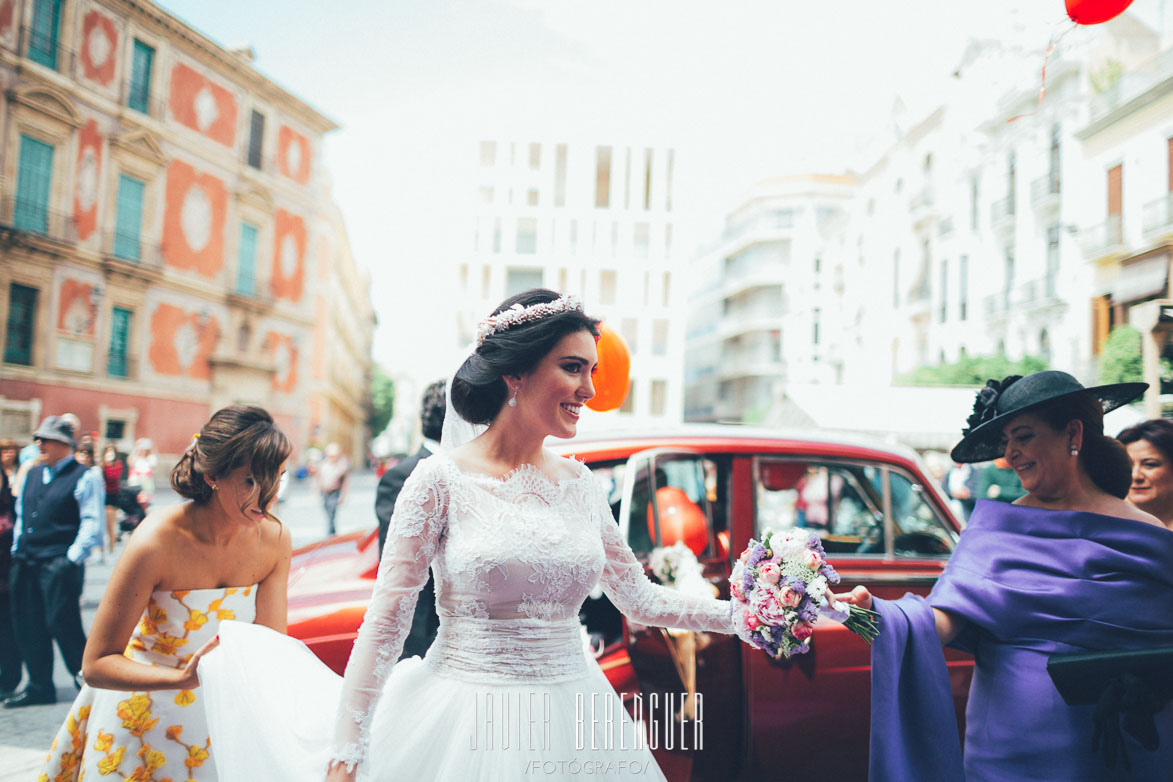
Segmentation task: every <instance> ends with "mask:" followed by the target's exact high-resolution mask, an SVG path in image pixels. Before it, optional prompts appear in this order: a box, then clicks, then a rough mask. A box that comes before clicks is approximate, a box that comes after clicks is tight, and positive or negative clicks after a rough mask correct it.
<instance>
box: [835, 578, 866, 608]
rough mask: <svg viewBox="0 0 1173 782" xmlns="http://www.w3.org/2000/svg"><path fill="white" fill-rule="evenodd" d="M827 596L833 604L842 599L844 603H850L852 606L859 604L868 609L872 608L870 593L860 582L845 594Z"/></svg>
mask: <svg viewBox="0 0 1173 782" xmlns="http://www.w3.org/2000/svg"><path fill="white" fill-rule="evenodd" d="M827 598H828V600H829V601H830V602H831V604H832V605H834V603H835V601H836V600H842V601H843V602H844V603H850V604H851V605H853V606H859V607H860V608H864V609H866V610H868V611H871V610H872V593H871V592H869V591H868V588H867V587H865V586H863V585H862V584H861V585H860V586H857V587H856V588H855V589H853V590H851V591H850V592H848V593H846V594H842V595H827Z"/></svg>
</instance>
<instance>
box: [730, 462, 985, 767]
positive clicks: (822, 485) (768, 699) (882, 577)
mask: <svg viewBox="0 0 1173 782" xmlns="http://www.w3.org/2000/svg"><path fill="white" fill-rule="evenodd" d="M922 481H923V479H922V478H921V476H920V475H919V474H917V473H915V472H913V471H910V470H909V469H907V467H906V466H903V465H900V464H897V463H895V462H893V463H886V462H883V461H878V460H869V459H855V458H852V459H841V458H835V457H829V456H805V455H803V456H766V455H759V456H757V457H755V458H754V465H753V493H754V497H753V501H754V505H753V507H754V511H753V512H754V519H753V535H754V537H760V536H761V532H762V531H763V530H765V529H767V528H772V529H788V528H793V527H803V528H805V529H807V530H808V531H810V532H812V533H814V534H816V535H818V536H819V538H820V539H821V540H822V542H823V546H824V549H825V550H826V552H827V557H828V560H829V561H830V562H831V564H832V565H833V566H834V567H835V569H836V570H837V571H838V572H839V574H840V576H841V577H842V582H841V583H840V585H839V587H837V589H838V590H840V591H849V590H851V589H852V588H854V587H855V586H856V585H858V584H863V585H865V586H867V587H868V589H869V590H871V591H872V593H873V594H875V595H877V596H879V597H885V598H897V597H900V596H902V595H903V594H905V593H906V592H913V593H915V594H920V595H927V594H928V592H929V590H930V589H931V588H932V585H933V584H934V583H935V582H936V579H937V578H938V577H939V576H940V573H941V571H942V569H943V568H944V565H945V563H946V562H947V560H948V557H949V553H950V552H951V551H952V550H953V547H954V545H955V544H956V542H957V537H958V532H957V527H956V522H955V521H954V520H952V519H951V517H950V516H949V515H948V511H947V510H946V509H945V508H944V507H943V506H942V505H940V503H939V502H937V501H936V498H935V497H933V496H932V495H931V492H928V491H926V490H925V487H924V484H923V482H922ZM811 646H812V648H811V651H810V652H808V653H806V654H803V655H796V656H795V657H793V658H791V659H789V660H771V659H769V658H768V657H767V656H766V655H765V654H763V653H762V652H760V651H758V650H754V649H751V648H749V647H745V648H743V650H742V655H743V666H744V674H745V681H744V685H743V687H744V690H745V693H746V702H747V713H748V715H749V716H748V719H749V750H748V752H749V762H748V766H749V768H750V769H751V770H753V769H759V768H760V769H763V770H764V769H768V768H770V767H772V766H773V764H774V759H776V757H777V754H778V752H779V750H781V751H782V752H784V753H789V752H795V753H799V752H805V753H808V755H809V754H810V753H814V754H813V756H817V757H818V758H819V761H818V768H819V770H820V773H826V774H830V775H836V776H840V777H841V778H846V779H863V778H866V775H867V757H868V731H869V711H870V664H871V659H870V650H869V649H868V647H867V645H866V644H865V643H864V642H863V641H862V640H861V639H859V638H858V637H856V636H854V635H852V634H851V633H849V632H848V631H847V630H846V628H844V627H843V625H841V624H839V623H838V622H833V621H830V620H826V619H820V620H819V622H818V624H817V625H816V630H815V635H814V638H813V639H812V645H811ZM953 664H954V665H955V666H958V670H957V671H956V672H955V675H954V677H953V678H954V691H955V696H959V697H960V700H959V704H963V703H964V694H965V692H967V691H968V681H969V672H970V669H969V668H968V663H967V662H965V661H964V660H959V659H957V657H956V656H954V658H953ZM796 739H797V740H798V741H800V742H801V744H802V746H799V745H798V744H797V743H796V744H795V745H794V746H789V745H787V743H786V742H788V741H794V740H796ZM812 741H813V742H814V746H812V745H811V742H812ZM780 742H782V743H781V745H780Z"/></svg>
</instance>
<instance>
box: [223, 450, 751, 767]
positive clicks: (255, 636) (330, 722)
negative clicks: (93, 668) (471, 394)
mask: <svg viewBox="0 0 1173 782" xmlns="http://www.w3.org/2000/svg"><path fill="white" fill-rule="evenodd" d="M429 563H430V564H431V567H432V569H433V571H434V573H435V577H436V595H437V609H438V612H439V614H440V620H441V627H440V631H439V634H438V636H437V638H436V641H435V643H434V644H433V645H432V647H431V649H430V650H429V651H428V654H427V656H426V657H425V658H424V659H420V658H415V657H413V658H410V659H407V660H404V661H402V662H399V663H396V662H395V661H396V659H397V658H398V656H399V652H400V649H401V648H402V644H403V639H404V636H405V635H406V633H407V631H408V629H409V628H410V623H411V617H412V614H413V611H414V608H415V599H416V596H417V595H418V592H419V590H420V588H421V587H422V586H423V584H424V583H425V582H426V580H427V569H428V565H429ZM596 582H599V583H601V584H602V586H603V589H604V591H605V592H606V593H607V595H608V596H609V597H610V598H611V600H612V602H613V603H615V605H616V606H617V607H619V609H620V610H621V611H623V612H624V613H625V614H627V615H628V616H630V617H631V618H632V619H634V620H635V621H638V622H640V623H641V624H648V625H668V626H672V627H682V628H688V629H694V630H705V631H715V632H723V633H731V632H732V627H731V624H730V620H729V613H728V603H727V602H725V601H719V600H713V599H706V598H697V597H691V596H685V595H681V594H679V593H677V592H675V591H673V590H670V589H665V588H664V587H660V586H656V585H653V584H652V583H651V582H649V581H648V579H647V577H646V576H645V575H644V570H643V567H642V565H640V563H639V562H638V561H637V560H636V559H635V557H634V555H633V554H632V553H631V550H630V548H629V547H628V546H627V544H626V542H625V541H624V540H623V538H622V536H621V535H620V533H619V529H618V526H617V525H616V524H615V521H614V518H613V517H612V516H611V512H610V508H609V506H608V504H607V501H606V497H605V495H604V494H603V492H602V490H601V488H600V487H599V486H598V485H597V484H596V482H595V479H594V478H593V476H592V475H591V473H590V472H589V471H588V470H587V469H586V467H584V466H581V465H580V466H579V468H578V473H577V475H575V476H574V477H572V478H567V479H564V480H561V481H553V480H550V479H549V478H548V477H546V476H545V475H544V474H543V473H542V472H541V471H540V470H538V469H537V468H534V467H523V468H520V469H518V470H515V471H514V472H512V473H510V474H508V475H506V476H503V477H500V478H497V477H487V476H477V475H470V474H466V473H462V472H460V470H459V469H457V467H456V465H455V463H454V462H452V460H451V459H450V458H449V457H447V456H445V455H438V456H434V457H432V458H430V459H428V460H425V461H424V462H421V463H420V465H419V467H417V468H416V470H415V472H414V473H413V474H412V476H411V477H410V478H409V479H408V481H407V483H406V485H405V486H404V489H403V492H402V493H401V495H400V499H399V502H398V503H397V505H396V510H395V515H394V517H393V519H392V526H391V533H390V535H389V537H388V541H387V545H386V548H385V549H384V553H383V561H382V563H381V565H380V568H379V577H378V580H377V582H376V586H375V593H374V596H373V597H372V600H371V604H370V607H369V609H368V611H367V616H366V619H365V621H364V623H363V626H362V629H361V630H360V632H359V637H358V640H357V641H356V643H355V649H354V652H353V653H352V655H351V659H350V663H349V665H348V667H347V675H346V678H345V680H343V679H340V678H339V677H337V676H336V675H335V674H334V673H333V672H331V671H330V670H329V669H328V668H326V667H325V666H324V665H323V664H322V663H321V662H319V661H318V660H317V658H316V657H314V656H313V654H312V653H311V652H310V651H309V650H308V649H306V648H305V646H304V645H302V644H301V643H300V642H298V641H295V640H293V639H290V638H287V637H285V636H281V635H279V634H277V633H274V632H272V631H269V630H266V629H265V628H260V627H255V626H246V625H240V624H235V625H234V624H232V623H228V624H226V625H225V627H223V628H222V629H221V633H220V637H221V646H220V648H219V649H217V650H216V651H215V652H213V653H212V654H210V655H208V656H207V657H206V658H205V659H204V660H203V661H202V662H201V665H200V676H201V683H202V686H203V688H204V691H205V698H206V701H207V709H208V720H209V725H210V728H211V731H212V743H213V746H214V747H215V748H216V760H217V768H218V770H219V772H220V778H221V779H222V780H226V781H227V782H246V781H248V782H252V781H253V780H263V779H272V780H277V779H280V780H296V781H300V780H306V781H307V782H309V781H311V780H312V782H321V780H322V779H323V778H324V777H325V773H326V769H327V766H328V764H329V763H330V762H331V761H341V762H345V763H348V764H357V766H358V769H359V779H364V780H378V781H379V782H389V781H390V780H401V779H402V780H412V781H413V782H414V780H459V781H460V782H470V781H471V780H478V781H479V780H502V781H503V782H504V781H508V782H517V781H518V780H525V779H530V778H532V779H542V780H544V779H556V778H562V777H565V778H573V779H580V778H604V779H606V778H634V779H641V780H643V779H646V780H663V779H664V777H663V774H661V773H660V770H659V768H658V767H657V766H656V763H655V761H654V760H653V758H652V755H651V752H650V751H649V750H648V749H647V748H646V745H645V742H644V735H643V733H642V728H637V726H636V725H635V724H634V723H633V722H632V720H631V719H630V717H628V715H627V713H626V711H625V710H624V708H623V704H622V701H621V699H620V698H619V696H618V695H617V694H616V693H615V691H614V690H613V689H612V687H611V686H610V684H609V682H608V681H607V679H606V677H605V676H604V675H603V673H602V671H600V670H599V668H598V666H597V665H596V664H595V663H594V661H593V660H591V659H590V658H589V657H588V656H587V654H586V652H585V650H584V649H583V645H582V640H581V634H580V631H579V624H578V619H577V616H578V610H579V608H580V606H581V604H582V602H583V600H584V599H585V597H586V595H587V594H588V592H589V591H590V589H591V588H592V587H593V586H594V584H595V583H596ZM392 669H393V670H392ZM339 703H341V704H342V706H341V708H339V705H338V704H339Z"/></svg>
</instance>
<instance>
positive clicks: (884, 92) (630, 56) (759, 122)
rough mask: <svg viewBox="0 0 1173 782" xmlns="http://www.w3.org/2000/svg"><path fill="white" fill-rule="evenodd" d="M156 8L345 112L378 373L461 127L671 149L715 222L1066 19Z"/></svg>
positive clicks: (398, 2) (931, 6) (462, 134)
mask: <svg viewBox="0 0 1173 782" xmlns="http://www.w3.org/2000/svg"><path fill="white" fill-rule="evenodd" d="M1162 2H1163V0H1136V2H1135V3H1134V6H1133V8H1134V9H1135V10H1138V11H1140V12H1141V13H1142V14H1143V13H1149V12H1151V10H1152V9H1155V8H1157V7H1158V6H1159V5H1160V4H1161V3H1162ZM161 5H162V6H163V7H165V8H166V9H167V10H169V11H171V12H172V13H174V14H176V15H177V16H179V17H180V18H182V19H183V20H185V21H186V22H188V23H189V24H191V25H192V26H194V27H195V28H197V29H198V30H200V31H201V32H203V33H204V34H206V35H208V36H209V37H211V38H212V39H213V40H215V41H217V42H219V43H221V44H224V45H234V44H240V43H250V44H252V45H253V46H254V47H255V49H256V52H257V62H256V65H257V67H258V68H259V69H260V70H261V71H262V72H264V73H265V74H266V75H268V76H269V77H271V78H272V79H274V80H275V81H276V82H278V83H279V84H281V85H282V86H284V87H285V88H287V89H289V90H290V91H291V92H293V93H294V94H295V95H298V96H299V97H301V98H303V99H304V100H306V101H308V102H309V103H310V104H312V105H313V106H315V107H316V108H318V109H319V110H321V111H323V112H324V113H326V114H327V115H328V116H330V117H332V118H333V119H334V120H335V121H336V122H338V123H339V124H340V125H341V126H342V128H341V130H339V131H336V132H334V133H332V134H330V135H329V136H328V137H327V142H326V155H325V157H326V164H327V166H328V167H329V169H330V172H331V175H332V178H333V181H334V197H335V200H336V201H337V202H338V203H339V205H340V206H341V208H342V211H343V214H344V216H345V218H346V223H347V227H348V230H349V233H350V238H351V244H352V248H353V250H354V253H355V256H356V257H357V259H358V261H359V263H360V264H362V265H364V266H366V267H368V268H369V269H371V272H372V277H373V282H374V285H373V296H374V299H375V303H376V309H377V311H378V314H379V318H380V321H381V325H380V332H379V334H378V336H377V338H376V347H375V357H376V359H377V360H379V361H380V362H381V363H383V364H384V365H385V366H387V367H388V368H389V369H392V370H394V369H396V368H397V367H396V366H395V365H396V364H397V363H400V362H401V361H404V360H411V358H410V354H408V353H405V352H404V350H403V348H402V343H403V340H399V339H396V338H395V335H396V334H400V335H402V334H403V333H405V330H406V329H409V328H411V326H412V324H413V323H414V322H415V321H416V320H418V318H419V317H421V315H420V311H419V303H418V302H419V300H420V298H421V297H420V296H419V295H418V290H410V289H407V286H404V285H402V284H401V281H402V279H403V272H404V270H405V268H406V269H410V270H413V272H414V273H415V274H418V270H419V269H420V268H421V263H427V262H428V261H429V260H436V259H435V258H434V256H435V255H436V254H437V253H440V252H442V251H443V250H442V249H441V248H442V247H443V242H441V241H439V240H438V237H441V236H448V235H452V234H453V233H454V232H455V231H457V230H460V229H462V228H463V227H462V226H451V225H446V224H445V218H446V217H447V216H448V214H449V211H448V210H449V208H450V206H451V204H452V203H453V202H454V200H458V196H463V195H464V194H457V193H454V192H453V189H454V188H455V187H457V186H459V183H457V182H455V181H454V180H453V179H452V172H453V161H454V159H455V158H456V157H457V156H458V155H465V156H467V157H468V158H470V159H471V156H472V155H473V154H474V148H473V147H472V143H473V141H474V140H475V139H476V138H479V137H494V136H507V135H511V134H512V135H516V137H518V138H521V139H524V138H526V137H527V136H529V135H530V134H531V132H533V131H537V132H543V131H550V130H552V129H557V128H559V127H566V128H572V127H573V128H584V127H586V128H592V129H597V131H598V133H599V135H600V137H621V138H630V139H634V140H639V142H643V141H645V140H646V142H647V143H652V144H661V143H671V144H672V145H674V146H676V147H677V148H678V149H679V150H680V152H679V153H678V154H680V155H689V156H691V159H692V161H693V166H694V167H695V170H696V171H697V172H699V175H698V176H697V178H696V179H694V182H698V183H699V182H704V185H705V186H704V188H703V190H702V191H701V192H700V193H698V199H697V200H695V201H694V206H696V207H698V208H700V209H702V210H703V211H705V212H708V213H710V214H712V215H715V216H719V214H720V210H721V209H723V208H726V207H728V206H730V205H731V201H732V200H733V199H735V198H736V197H737V195H738V194H739V193H740V192H742V191H743V190H744V189H745V188H746V187H748V186H749V185H750V184H752V183H753V182H754V181H757V180H759V179H762V178H765V177H767V176H772V175H778V174H785V173H795V172H804V171H826V172H831V173H838V172H842V171H844V170H847V169H849V168H850V167H851V166H852V164H853V162H854V156H855V154H856V151H857V150H858V148H859V147H860V146H861V145H862V144H863V143H865V142H866V140H867V138H868V137H869V136H870V135H871V133H872V132H873V131H874V130H875V128H876V127H877V123H883V122H884V121H885V120H886V119H887V117H888V116H889V113H890V109H891V106H892V105H893V101H894V100H895V98H896V96H897V95H902V96H903V97H904V100H905V102H906V103H908V105H909V106H910V107H911V108H912V109H913V111H917V110H918V109H921V108H928V105H929V104H930V103H931V102H932V100H933V98H934V96H939V95H941V94H942V91H943V90H948V88H949V78H948V77H949V75H950V74H951V73H952V71H953V69H954V67H955V66H956V64H957V62H958V60H959V58H960V56H961V53H962V51H963V49H964V47H965V45H966V43H967V42H968V41H969V40H971V39H979V40H980V39H985V40H990V39H999V40H1002V41H1005V42H1009V43H1010V44H1011V45H1013V46H1018V47H1021V48H1023V49H1024V50H1025V51H1026V52H1027V53H1028V54H1029V53H1031V52H1037V55H1038V63H1037V65H1041V63H1042V53H1043V51H1044V50H1045V48H1046V45H1047V42H1048V40H1049V38H1050V36H1051V35H1052V34H1054V33H1056V32H1058V31H1060V30H1061V29H1062V28H1063V26H1064V23H1065V22H1066V15H1065V12H1064V6H1063V2H1062V0H1025V1H1024V0H970V1H969V2H961V1H960V0H899V2H878V1H877V0H834V1H833V2H815V3H811V2H797V1H796V0H760V1H759V0H725V2H696V1H695V0H592V2H570V1H569V0H394V1H393V2H375V1H367V0H363V1H359V0H338V1H337V2H332V3H322V2H320V0H244V1H242V0H163V2H161ZM1030 61H1031V59H1030V58H1028V62H1030ZM1022 78H1023V80H1024V82H1025V83H1031V82H1032V81H1034V80H1037V78H1038V68H1037V66H1036V65H1031V66H1030V67H1029V68H1026V69H1024V73H1023V75H1022ZM388 237H391V238H390V239H389V238H388ZM428 304H429V305H431V306H432V307H434V306H435V305H436V304H437V302H436V301H435V300H430V301H428ZM416 328H418V324H417V325H416Z"/></svg>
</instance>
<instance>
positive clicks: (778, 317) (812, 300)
mask: <svg viewBox="0 0 1173 782" xmlns="http://www.w3.org/2000/svg"><path fill="white" fill-rule="evenodd" d="M854 190H855V181H854V179H853V178H851V177H847V176H832V175H824V174H811V175H802V176H792V177H782V178H778V179H773V180H768V181H765V182H762V183H760V184H758V185H757V186H755V187H754V188H753V189H752V191H751V192H750V193H749V194H748V195H747V197H746V198H745V200H744V201H743V202H742V203H740V204H739V205H738V206H737V207H736V208H734V209H733V210H732V211H731V212H729V214H728V215H727V216H726V218H725V229H724V231H723V233H722V235H721V237H720V238H719V239H718V240H717V241H716V242H715V243H714V244H712V245H711V247H710V249H709V250H708V251H706V252H704V253H703V254H701V255H700V256H699V257H698V258H697V259H696V260H695V261H694V263H693V265H692V272H691V274H692V277H693V288H692V291H691V294H690V298H689V303H688V311H689V331H688V339H687V352H686V359H685V367H684V371H685V383H686V388H685V418H686V419H687V420H690V421H745V422H759V421H761V420H763V418H764V417H765V415H766V413H767V412H768V411H769V409H770V407H771V405H772V404H773V402H774V401H775V400H776V399H777V398H778V397H779V395H780V394H781V392H782V389H783V388H784V385H785V383H786V382H787V380H788V379H791V378H801V381H802V382H827V383H835V382H841V381H842V375H843V372H844V347H843V345H842V344H841V338H842V336H843V334H844V333H845V329H844V328H843V326H844V323H843V319H844V310H843V295H842V294H843V291H844V287H845V279H844V278H845V275H846V274H847V273H848V272H847V271H846V270H845V269H844V268H843V264H842V263H841V260H842V254H841V253H840V252H838V251H837V243H836V239H837V237H839V236H840V235H841V233H842V231H843V224H844V223H845V221H846V218H847V213H848V205H849V204H850V201H851V198H852V196H853V194H854Z"/></svg>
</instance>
